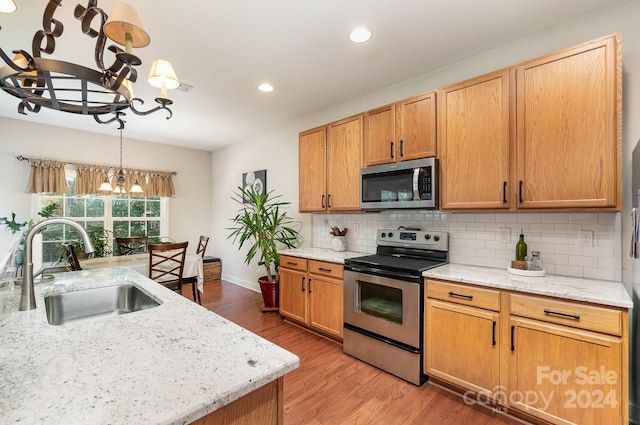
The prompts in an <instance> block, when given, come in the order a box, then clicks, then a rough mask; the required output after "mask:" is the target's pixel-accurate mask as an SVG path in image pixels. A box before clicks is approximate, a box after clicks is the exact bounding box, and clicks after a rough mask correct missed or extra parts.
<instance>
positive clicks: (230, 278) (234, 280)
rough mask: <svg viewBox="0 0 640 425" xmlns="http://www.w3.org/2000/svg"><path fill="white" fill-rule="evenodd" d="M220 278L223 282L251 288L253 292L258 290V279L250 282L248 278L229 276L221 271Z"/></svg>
mask: <svg viewBox="0 0 640 425" xmlns="http://www.w3.org/2000/svg"><path fill="white" fill-rule="evenodd" d="M221 279H222V280H224V281H225V282H229V283H233V284H234V285H238V286H242V287H243V288H247V289H250V290H252V291H253V292H260V285H258V279H256V281H255V282H251V281H249V280H244V279H240V278H238V277H235V276H230V275H228V274H226V273H222V276H221Z"/></svg>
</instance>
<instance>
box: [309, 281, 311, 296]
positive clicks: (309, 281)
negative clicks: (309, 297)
mask: <svg viewBox="0 0 640 425" xmlns="http://www.w3.org/2000/svg"><path fill="white" fill-rule="evenodd" d="M309 293H311V279H309Z"/></svg>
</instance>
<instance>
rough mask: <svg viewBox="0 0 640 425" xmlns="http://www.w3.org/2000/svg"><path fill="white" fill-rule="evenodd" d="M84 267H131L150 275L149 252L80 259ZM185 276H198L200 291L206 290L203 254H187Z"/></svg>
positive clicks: (88, 268) (90, 268)
mask: <svg viewBox="0 0 640 425" xmlns="http://www.w3.org/2000/svg"><path fill="white" fill-rule="evenodd" d="M80 266H81V267H82V268H83V269H87V270H93V269H104V268H113V267H129V268H131V269H133V270H135V271H137V272H138V273H140V274H142V275H144V276H147V277H149V254H134V255H118V256H114V257H100V258H89V259H86V260H80ZM182 277H183V278H191V277H195V278H196V284H197V286H198V291H200V292H204V272H203V266H202V256H201V255H200V254H187V255H186V256H185V259H184V270H183V272H182Z"/></svg>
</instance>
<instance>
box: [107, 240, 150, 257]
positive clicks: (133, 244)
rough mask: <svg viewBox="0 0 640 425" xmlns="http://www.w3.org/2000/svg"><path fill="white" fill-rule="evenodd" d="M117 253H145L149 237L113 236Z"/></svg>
mask: <svg viewBox="0 0 640 425" xmlns="http://www.w3.org/2000/svg"><path fill="white" fill-rule="evenodd" d="M115 240H116V245H117V246H118V255H134V254H145V253H146V252H147V250H148V248H147V247H148V245H149V237H148V236H140V237H134V238H115Z"/></svg>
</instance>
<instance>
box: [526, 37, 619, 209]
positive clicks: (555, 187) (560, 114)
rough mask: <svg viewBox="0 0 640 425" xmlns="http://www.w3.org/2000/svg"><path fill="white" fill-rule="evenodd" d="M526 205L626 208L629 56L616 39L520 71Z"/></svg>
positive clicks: (562, 53)
mask: <svg viewBox="0 0 640 425" xmlns="http://www.w3.org/2000/svg"><path fill="white" fill-rule="evenodd" d="M516 78H517V129H518V130H517V145H518V153H517V155H518V163H517V180H518V186H519V187H518V189H519V191H518V192H519V193H518V197H519V200H518V201H519V202H518V208H591V207H597V208H615V209H618V210H619V209H620V208H621V204H622V199H621V198H622V189H621V178H622V166H621V163H620V161H621V158H622V54H621V35H620V34H614V35H611V36H608V37H603V38H600V39H597V40H594V41H591V42H588V43H584V44H581V45H579V46H576V47H573V48H570V49H567V50H563V51H560V52H558V53H554V54H551V55H548V56H545V57H542V58H539V59H535V60H531V61H528V62H525V63H523V64H521V65H519V66H517V68H516Z"/></svg>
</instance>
